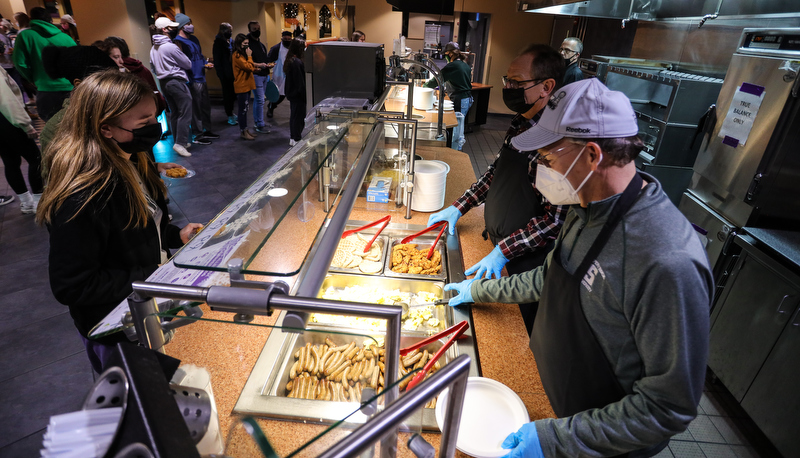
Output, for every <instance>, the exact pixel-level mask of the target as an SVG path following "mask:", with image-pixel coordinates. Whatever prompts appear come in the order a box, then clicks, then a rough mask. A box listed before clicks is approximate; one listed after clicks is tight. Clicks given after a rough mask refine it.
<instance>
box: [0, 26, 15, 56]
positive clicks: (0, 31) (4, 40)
mask: <svg viewBox="0 0 800 458" xmlns="http://www.w3.org/2000/svg"><path fill="white" fill-rule="evenodd" d="M10 34H11V21H9V20H8V19H2V20H0V54H11V50H12V49H13V48H14V45H13V44H12V43H11V38H10V37H9V35H10Z"/></svg>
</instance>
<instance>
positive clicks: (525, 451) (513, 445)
mask: <svg viewBox="0 0 800 458" xmlns="http://www.w3.org/2000/svg"><path fill="white" fill-rule="evenodd" d="M501 447H503V448H505V449H511V453H509V454H508V455H505V456H504V457H503V458H523V457H524V458H544V452H543V451H542V445H541V444H539V433H537V432H536V425H535V424H534V422H530V423H525V424H524V425H522V427H521V428H520V429H519V430H518V431H517V432H515V433H511V434H509V435H508V437H506V440H504V441H503V444H502V445H501Z"/></svg>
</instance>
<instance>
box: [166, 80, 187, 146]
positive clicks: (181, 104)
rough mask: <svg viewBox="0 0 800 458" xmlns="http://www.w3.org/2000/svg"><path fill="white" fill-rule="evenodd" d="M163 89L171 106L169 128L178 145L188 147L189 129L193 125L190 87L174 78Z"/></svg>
mask: <svg viewBox="0 0 800 458" xmlns="http://www.w3.org/2000/svg"><path fill="white" fill-rule="evenodd" d="M161 88H162V89H163V92H164V98H166V99H167V105H169V109H170V112H169V128H170V130H171V131H172V135H173V138H174V139H175V144H176V145H181V146H186V145H187V144H188V143H189V128H190V126H191V124H192V93H191V91H190V90H189V85H188V84H186V82H184V81H183V80H180V79H176V78H172V79H168V80H167V81H166V83H164V82H163V81H162V83H161Z"/></svg>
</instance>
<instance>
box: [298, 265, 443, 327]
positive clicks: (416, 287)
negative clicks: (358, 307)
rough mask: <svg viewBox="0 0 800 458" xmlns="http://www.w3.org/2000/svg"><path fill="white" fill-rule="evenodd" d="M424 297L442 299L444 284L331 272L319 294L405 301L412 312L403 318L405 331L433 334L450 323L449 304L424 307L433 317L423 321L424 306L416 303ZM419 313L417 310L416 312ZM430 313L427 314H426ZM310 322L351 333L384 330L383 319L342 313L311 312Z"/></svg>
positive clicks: (380, 301) (384, 301) (378, 301)
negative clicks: (347, 315) (332, 326)
mask: <svg viewBox="0 0 800 458" xmlns="http://www.w3.org/2000/svg"><path fill="white" fill-rule="evenodd" d="M422 292H424V293H429V294H425V295H424V296H428V297H432V298H435V299H441V298H442V297H443V294H444V283H443V282H433V281H422V280H410V279H400V278H386V277H377V276H366V275H346V274H328V275H327V276H326V277H325V280H324V281H323V282H322V287H321V288H320V291H319V295H318V297H325V298H329V299H334V300H346V301H352V302H367V303H371V304H386V305H394V304H395V303H396V302H406V303H407V304H408V305H409V306H410V307H411V314H410V315H409V317H408V318H406V319H405V320H404V321H403V328H402V332H403V334H410V335H414V334H415V333H416V334H417V335H430V334H434V333H436V332H439V331H442V330H444V329H446V328H447V326H448V325H449V324H450V323H448V322H447V315H446V311H447V309H446V307H445V306H444V305H437V306H431V307H425V309H426V310H427V311H430V313H431V317H430V318H433V319H434V320H436V321H430V319H429V318H425V319H424V320H420V318H421V317H420V316H419V315H420V313H419V312H423V309H421V308H416V309H415V308H414V306H415V305H418V304H421V303H425V298H424V297H420V293H422ZM415 312H416V313H415ZM425 316H427V315H425ZM309 325H335V326H336V327H337V328H339V329H341V330H347V331H352V332H371V331H372V332H374V331H383V330H384V329H385V328H386V324H385V321H384V320H377V319H368V318H355V317H346V316H341V315H323V314H317V313H315V314H312V315H311V317H310V319H309Z"/></svg>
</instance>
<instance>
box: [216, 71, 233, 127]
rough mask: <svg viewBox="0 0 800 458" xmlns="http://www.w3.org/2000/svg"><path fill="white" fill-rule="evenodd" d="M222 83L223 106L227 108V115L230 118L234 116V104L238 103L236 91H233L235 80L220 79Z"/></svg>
mask: <svg viewBox="0 0 800 458" xmlns="http://www.w3.org/2000/svg"><path fill="white" fill-rule="evenodd" d="M219 81H220V83H222V105H223V106H224V107H225V115H226V116H228V117H229V118H230V117H231V116H233V102H235V101H236V91H234V89H233V80H229V79H227V78H220V80H219Z"/></svg>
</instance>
